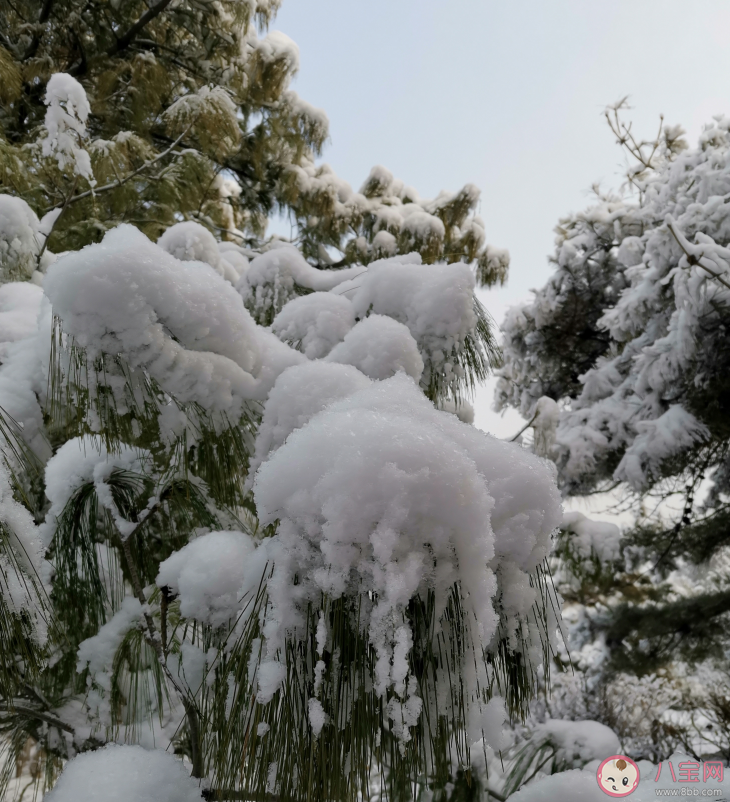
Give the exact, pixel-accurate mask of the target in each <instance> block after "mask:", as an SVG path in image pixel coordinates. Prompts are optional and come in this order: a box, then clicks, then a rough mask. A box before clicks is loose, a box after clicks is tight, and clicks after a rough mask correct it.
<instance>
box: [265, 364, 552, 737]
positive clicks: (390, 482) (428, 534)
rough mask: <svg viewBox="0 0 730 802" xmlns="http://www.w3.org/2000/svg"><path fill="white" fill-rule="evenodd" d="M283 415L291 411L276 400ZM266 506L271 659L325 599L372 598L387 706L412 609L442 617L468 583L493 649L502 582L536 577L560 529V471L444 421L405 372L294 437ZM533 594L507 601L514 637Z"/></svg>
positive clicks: (481, 635) (468, 598)
mask: <svg viewBox="0 0 730 802" xmlns="http://www.w3.org/2000/svg"><path fill="white" fill-rule="evenodd" d="M295 370H296V371H297V372H301V373H302V375H303V378H304V380H306V379H307V378H308V376H307V374H306V373H305V372H304V370H303V368H299V369H295ZM295 370H292V371H290V372H289V373H288V374H283V375H282V382H286V381H287V380H290V379H292V378H294V377H295V376H296V374H295ZM278 389H279V387H278V386H277V387H276V388H275V392H276V391H277V390H278ZM289 394H290V395H293V394H291V393H289ZM293 397H296V396H293ZM273 399H274V393H272V400H273ZM277 406H278V407H279V408H280V409H281V408H287V407H284V405H283V404H281V402H280V401H279V400H278V399H277ZM287 406H288V409H287V413H288V414H287V417H288V419H289V420H292V421H294V422H297V421H296V417H295V415H293V414H292V412H291V411H289V410H292V411H293V410H296V405H295V403H294V402H293V401H289V403H288V405H287ZM266 414H267V413H266V412H265V416H266ZM282 434H283V435H284V436H285V434H286V430H285V432H283V433H282ZM281 436H282V435H279V437H278V438H277V440H281ZM269 437H271V435H269ZM272 439H273V438H272ZM254 497H255V501H256V505H257V509H258V512H259V520H260V522H261V523H262V524H263V525H266V524H267V523H270V522H272V521H274V520H278V521H279V529H278V534H277V535H276V536H275V537H274V538H271V539H269V540H268V541H267V543H268V546H269V548H270V549H271V554H272V555H274V558H273V561H274V571H273V576H272V578H271V579H270V580H269V582H268V585H267V587H268V593H269V600H270V603H271V604H270V607H269V608H268V609H267V613H266V615H267V621H268V623H267V624H266V627H265V632H266V633H267V647H266V648H267V651H268V653H269V654H274V653H276V651H277V649H279V648H280V647H281V645H282V643H283V640H282V639H283V636H284V633H285V632H288V633H290V634H291V633H294V632H296V631H297V630H298V629H301V628H302V627H304V626H305V611H306V609H307V604H308V603H311V604H314V605H316V604H318V603H319V600H320V598H321V594H323V593H324V594H326V595H327V596H329V597H331V598H338V597H339V596H341V595H342V594H343V593H355V594H358V593H365V592H373V593H375V594H376V595H377V603H375V604H374V605H373V608H372V610H371V611H370V613H369V616H368V618H369V620H368V621H367V628H368V632H369V637H370V641H371V643H372V644H373V646H374V648H375V650H376V653H377V656H378V663H377V668H376V692H377V693H378V694H381V695H382V694H384V693H385V692H386V690H387V689H388V688H390V687H392V688H394V689H395V691H396V692H397V693H399V694H402V693H404V692H405V688H406V687H407V683H406V677H405V674H404V672H403V666H404V662H403V659H402V654H403V653H404V651H403V650H404V649H405V652H407V650H408V648H409V647H407V646H406V644H407V643H408V640H407V636H406V630H405V629H404V628H403V627H407V625H406V624H405V608H406V606H407V604H408V602H409V600H410V599H411V598H413V596H415V595H416V594H418V593H420V594H424V593H426V591H427V590H428V589H431V590H433V591H434V593H435V600H436V610H437V617H438V616H439V615H440V613H441V611H443V609H444V606H445V604H446V602H447V598H448V593H449V589H450V588H451V586H452V585H453V583H454V581H456V579H457V578H458V579H459V580H460V582H461V586H462V588H463V592H464V596H465V600H464V604H465V605H466V607H467V609H468V610H469V611H470V612H469V614H470V616H471V617H472V620H473V621H474V622H475V633H474V637H475V639H476V641H477V642H479V641H481V643H482V644H483V645H484V646H485V647H488V646H489V644H490V643H491V641H492V638H493V636H494V634H495V632H496V628H497V623H498V621H499V620H500V617H499V614H498V612H497V611H496V610H495V601H497V597H498V583H497V578H496V576H495V572H496V573H501V572H503V571H504V570H510V571H512V572H517V573H519V572H520V570H525V571H531V570H534V568H535V566H536V565H537V564H538V563H539V562H540V561H541V560H542V559H543V558H544V556H545V555H546V554H547V551H548V549H549V547H550V534H551V532H552V531H553V530H554V528H555V527H556V526H557V525H558V523H559V522H560V501H559V496H558V493H557V490H556V488H555V486H554V479H553V472H552V470H551V469H550V467H549V466H548V464H546V463H543V462H542V461H541V460H538V459H537V458H536V457H534V456H533V455H531V454H528V453H526V452H524V451H523V450H522V449H521V448H520V447H518V446H515V445H513V444H509V443H502V442H501V441H498V440H496V439H495V438H491V437H489V436H488V435H485V434H484V433H482V432H480V431H478V430H476V429H474V427H472V426H469V425H467V424H463V423H461V422H460V421H459V420H458V419H457V418H456V417H455V416H454V415H451V414H449V413H446V412H440V411H438V410H436V409H435V408H434V407H433V405H432V404H431V403H430V402H429V401H428V400H427V399H426V398H425V397H424V396H423V394H422V392H421V391H420V390H419V389H418V387H417V386H416V385H415V384H414V383H413V380H412V379H411V378H409V377H408V376H406V375H405V374H403V373H399V374H397V375H396V376H394V377H393V378H391V379H387V380H385V381H380V382H375V383H373V384H372V385H371V386H369V387H367V388H365V389H363V390H359V391H357V392H352V394H351V395H349V397H346V398H344V399H343V400H341V401H337V402H335V403H331V404H330V405H328V406H326V407H325V408H324V409H323V410H322V411H321V412H319V413H318V414H315V415H314V416H313V417H310V418H309V420H308V421H307V422H305V423H304V424H303V425H301V426H300V427H299V428H297V429H296V430H294V431H293V432H292V433H291V434H290V435H289V436H288V437H287V438H286V440H285V442H284V443H283V445H281V446H279V448H278V449H276V450H275V451H273V453H272V454H271V455H270V456H269V458H268V459H267V460H265V461H264V462H263V463H262V464H261V466H260V467H259V469H258V472H257V474H256V478H255V482H254ZM495 499H496V501H495ZM490 522H491V523H490ZM496 542H497V543H498V545H499V557H497V559H495V556H496V555H495V543H496ZM294 573H296V574H297V575H298V576H299V577H300V583H299V585H297V586H296V592H295V593H294V592H292V588H293V581H292V579H293V574H294ZM524 579H525V580H526V579H527V577H526V575H524ZM521 588H522V589H521V590H519V589H518V590H517V591H516V592H513V594H512V597H511V598H509V599H504V600H501V601H500V610H502V611H503V612H504V617H503V623H505V622H506V621H507V620H509V619H512V626H513V628H514V627H515V626H519V624H518V623H517V620H518V618H519V615H525V616H526V614H527V612H529V609H530V607H531V605H532V603H533V602H534V600H535V594H534V591H533V590H532V589H531V588H530V587H529V583H527V582H526V581H525V582H524V583H523V586H521ZM315 609H316V608H315ZM535 637H536V638H537V635H535ZM528 639H529V637H528ZM477 681H478V678H477V677H474V679H473V682H474V683H476V682H477ZM267 687H269V686H267ZM475 687H476V686H475V685H474V686H472V691H474V689H475ZM411 695H412V694H411V693H410V691H408V695H407V698H404V701H403V704H404V705H406V708H403V709H401V708H398V709H397V710H396V708H395V707H394V708H393V713H394V715H396V714H397V716H400V717H402V716H406V717H407V716H409V715H413V713H414V710H415V708H416V707H417V706H418V704H420V702H418V703H417V702H416V701H415V697H414V700H411V701H409V700H410V697H411ZM399 704H400V703H399ZM409 711H410V712H409ZM402 720H404V719H402ZM394 722H395V719H394ZM394 726H395V724H394ZM401 735H402V736H403V737H404V738H405V737H406V736H407V733H406V731H402V732H401Z"/></svg>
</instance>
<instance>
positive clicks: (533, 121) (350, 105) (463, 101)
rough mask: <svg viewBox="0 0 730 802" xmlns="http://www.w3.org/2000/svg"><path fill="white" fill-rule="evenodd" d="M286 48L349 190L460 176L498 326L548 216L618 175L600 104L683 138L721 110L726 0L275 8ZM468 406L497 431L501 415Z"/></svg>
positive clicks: (728, 102) (726, 105)
mask: <svg viewBox="0 0 730 802" xmlns="http://www.w3.org/2000/svg"><path fill="white" fill-rule="evenodd" d="M272 27H273V28H275V29H278V30H281V31H283V32H284V33H286V34H287V35H288V36H290V37H291V38H292V39H294V41H295V42H297V44H298V45H299V48H300V55H301V68H300V72H299V75H298V76H297V78H296V80H295V82H294V86H293V88H294V89H296V91H297V92H298V93H299V94H300V95H301V96H302V97H303V98H305V99H306V100H308V101H309V102H310V103H312V104H314V105H316V106H319V107H321V108H323V109H324V110H325V111H326V112H327V115H328V116H329V119H330V136H331V141H330V142H329V143H328V145H327V147H326V150H325V153H324V156H323V160H324V161H326V162H329V163H330V164H331V165H332V166H333V168H334V169H335V170H336V172H337V173H338V174H339V175H341V176H342V177H343V178H344V179H346V180H347V181H349V182H350V184H352V185H353V187H354V188H356V189H357V188H358V187H359V186H360V184H361V183H362V181H363V179H364V178H365V177H366V175H367V174H368V172H369V170H370V167H372V165H374V164H383V165H384V166H386V167H387V168H388V169H389V170H391V172H393V173H394V174H395V175H396V176H397V177H398V178H401V179H402V180H403V181H405V182H406V183H407V184H410V185H412V186H414V187H415V188H416V189H417V190H418V192H419V193H420V194H421V195H422V196H424V197H432V196H434V195H436V194H437V193H438V191H439V190H441V189H452V190H455V189H458V188H459V187H460V186H462V185H463V184H465V183H467V182H473V183H474V184H476V185H477V186H478V187H480V189H481V190H482V199H481V209H480V213H481V215H482V217H483V218H484V221H485V224H486V229H487V238H488V241H489V242H492V243H493V244H495V245H498V246H500V247H506V248H508V249H509V251H510V253H511V256H512V266H511V268H510V279H509V283H508V285H507V286H506V287H505V288H502V289H500V290H497V291H491V292H489V293H486V294H485V296H484V300H485V302H486V305H487V307H488V308H489V310H490V311H491V312H492V314H493V315H494V316H495V318H496V319H497V321H498V322H499V321H501V318H502V316H503V313H504V310H505V308H506V307H507V306H509V305H511V304H513V303H515V302H516V301H519V300H521V299H523V298H526V297H528V295H529V289H530V288H531V287H537V286H540V285H542V284H543V283H544V281H545V279H546V278H547V276H548V274H549V267H548V263H547V255H548V254H549V253H550V251H551V248H552V243H553V236H554V235H553V227H554V226H555V224H556V223H557V221H558V218H559V217H561V216H563V215H565V214H566V213H568V212H570V211H571V210H578V209H580V208H582V207H583V206H585V205H586V203H587V202H588V200H589V190H590V187H591V185H592V184H593V183H594V182H596V181H600V182H601V183H602V184H603V185H604V186H606V187H611V186H612V187H617V186H618V185H619V184H620V182H621V165H622V155H621V152H620V150H619V148H618V146H617V145H616V144H615V143H614V141H613V137H612V136H611V134H610V132H609V131H608V128H607V127H606V124H605V121H604V119H603V117H602V110H603V108H604V107H605V106H606V105H607V104H609V103H611V102H613V101H615V100H617V99H619V98H620V97H622V96H624V95H630V96H631V103H632V105H633V107H634V109H633V111H632V112H631V116H632V118H633V119H634V121H635V129H636V131H637V132H638V133H639V134H645V135H646V136H647V137H648V136H651V135H652V134H653V133H654V132H655V130H656V126H657V124H658V117H659V114H660V113H663V114H664V115H665V119H666V120H667V122H669V123H680V124H682V125H683V126H684V127H685V128H686V129H688V131H689V133H690V140H691V141H694V140H696V137H697V134H698V133H699V131H700V130H701V126H702V123H703V122H704V121H706V120H709V119H710V117H711V116H712V115H713V114H719V113H725V114H730V0H663V2H662V1H660V0H611V2H606V1H605V0H604V1H602V2H598V1H597V0H502V2H495V1H494V0H448V2H447V0H368V2H362V1H360V2H355V1H354V0H284V2H283V5H282V9H281V11H280V12H279V15H278V17H277V19H276V20H275V22H274V25H273V26H272ZM491 394H492V388H491V387H487V388H485V389H484V390H483V391H481V392H480V393H479V394H478V396H477V399H476V403H475V406H476V410H477V424H478V425H480V426H481V427H483V428H486V429H488V430H490V431H493V432H495V433H496V434H498V435H500V436H502V437H504V436H506V435H507V434H509V433H511V432H513V431H516V430H517V429H518V428H519V426H520V419H519V416H517V415H516V413H511V414H508V415H507V416H506V417H505V418H504V419H500V418H499V416H497V415H495V414H494V413H492V412H491V411H490V404H491Z"/></svg>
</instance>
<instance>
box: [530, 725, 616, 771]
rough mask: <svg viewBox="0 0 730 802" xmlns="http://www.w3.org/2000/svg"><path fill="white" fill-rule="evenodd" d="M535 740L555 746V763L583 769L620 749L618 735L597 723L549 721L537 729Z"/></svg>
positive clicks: (534, 732) (534, 735) (535, 730)
mask: <svg viewBox="0 0 730 802" xmlns="http://www.w3.org/2000/svg"><path fill="white" fill-rule="evenodd" d="M532 737H533V739H534V740H535V741H536V742H539V741H546V742H549V743H551V744H552V745H553V746H554V747H555V761H556V763H557V764H559V765H560V764H563V765H564V764H566V763H567V764H572V765H579V766H584V765H585V764H586V763H588V762H590V761H591V760H604V759H605V758H607V757H609V756H610V755H615V754H617V753H619V752H620V750H621V745H620V743H619V740H618V738H617V736H616V733H614V731H613V730H611V729H610V728H609V727H606V726H605V725H604V724H600V723H599V722H597V721H563V720H560V719H549V720H548V721H546V722H544V723H543V724H538V725H537V726H536V727H535V729H534V731H533V735H532Z"/></svg>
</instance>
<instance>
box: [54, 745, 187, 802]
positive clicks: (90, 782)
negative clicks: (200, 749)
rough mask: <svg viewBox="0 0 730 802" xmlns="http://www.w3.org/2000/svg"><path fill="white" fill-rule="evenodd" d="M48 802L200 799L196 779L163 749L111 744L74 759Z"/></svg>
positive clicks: (184, 801)
mask: <svg viewBox="0 0 730 802" xmlns="http://www.w3.org/2000/svg"><path fill="white" fill-rule="evenodd" d="M44 799H45V800H46V802H79V800H84V802H200V801H201V800H202V799H203V796H202V794H201V790H200V788H199V786H198V783H197V782H196V780H194V779H193V778H191V777H190V776H189V772H188V770H187V769H186V768H185V766H184V765H183V763H182V761H181V760H178V759H177V758H176V757H174V756H173V755H172V754H170V753H169V752H165V751H163V750H161V749H149V750H148V749H143V748H142V747H141V746H117V745H116V744H108V745H107V746H105V747H104V748H103V749H97V750H96V751H93V752H84V753H82V754H80V755H77V756H76V757H75V758H74V759H73V760H70V761H69V762H68V763H67V764H66V766H65V767H64V770H63V772H62V774H61V776H60V778H59V779H58V782H57V783H56V785H55V786H54V787H53V788H52V789H51V791H49V792H48V793H47V794H46V796H45V797H44Z"/></svg>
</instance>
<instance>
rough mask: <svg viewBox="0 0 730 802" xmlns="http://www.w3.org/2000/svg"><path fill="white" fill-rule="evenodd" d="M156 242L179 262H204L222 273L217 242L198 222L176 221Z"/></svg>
mask: <svg viewBox="0 0 730 802" xmlns="http://www.w3.org/2000/svg"><path fill="white" fill-rule="evenodd" d="M157 244H158V245H159V246H160V248H162V250H163V251H167V253H169V254H172V256H174V257H175V258H176V259H179V260H180V261H181V262H205V263H206V264H209V265H210V266H211V267H212V268H214V269H215V270H216V271H217V272H219V273H222V270H221V268H220V262H221V255H220V253H219V251H218V242H217V241H216V238H215V237H214V236H213V235H212V234H211V233H210V231H208V229H207V228H205V227H204V226H201V225H200V223H195V222H192V221H187V222H185V223H176V224H175V225H174V226H170V228H168V229H167V230H166V231H165V232H164V233H163V234H162V236H161V237H160V238H159V239H158V240H157Z"/></svg>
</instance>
